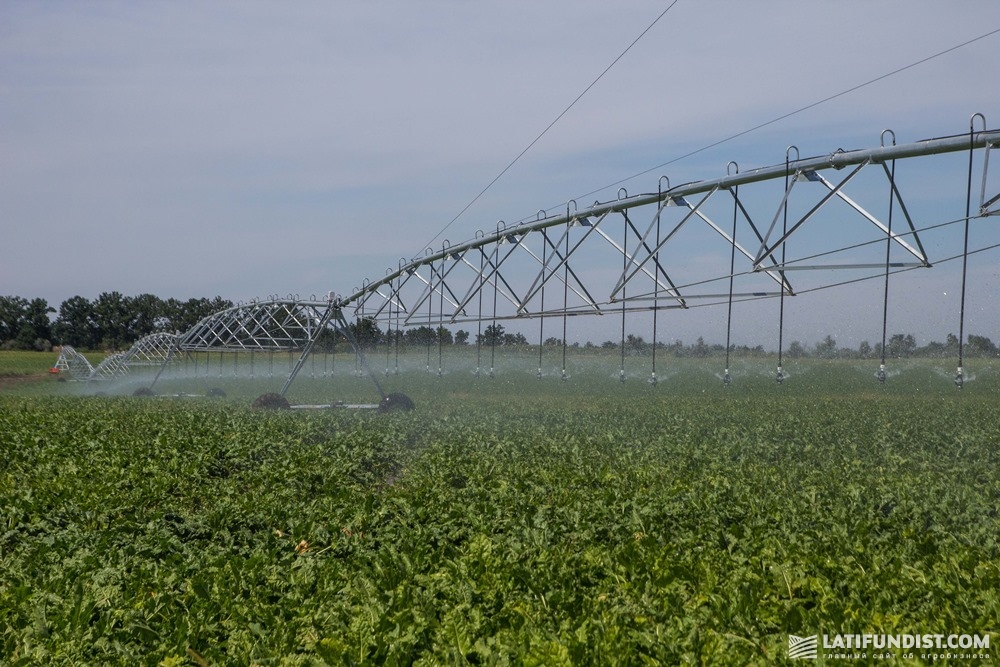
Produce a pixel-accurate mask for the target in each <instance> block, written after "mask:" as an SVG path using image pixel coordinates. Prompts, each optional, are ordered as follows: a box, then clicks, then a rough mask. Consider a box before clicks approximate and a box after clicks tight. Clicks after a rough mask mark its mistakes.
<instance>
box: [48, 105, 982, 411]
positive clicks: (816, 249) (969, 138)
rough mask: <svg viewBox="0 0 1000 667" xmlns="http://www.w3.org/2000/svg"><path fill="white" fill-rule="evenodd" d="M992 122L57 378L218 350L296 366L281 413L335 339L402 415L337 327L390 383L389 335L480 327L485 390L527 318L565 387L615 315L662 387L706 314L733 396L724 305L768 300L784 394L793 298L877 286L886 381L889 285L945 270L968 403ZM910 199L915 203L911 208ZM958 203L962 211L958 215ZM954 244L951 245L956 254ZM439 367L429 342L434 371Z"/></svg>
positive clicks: (747, 175)
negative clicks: (634, 321)
mask: <svg viewBox="0 0 1000 667" xmlns="http://www.w3.org/2000/svg"><path fill="white" fill-rule="evenodd" d="M985 124H986V121H985V118H984V117H983V116H982V114H976V115H974V116H973V117H972V119H971V121H970V125H969V131H968V132H967V133H963V134H959V135H953V136H947V137H942V138H935V139H928V140H923V141H917V142H914V143H907V144H897V143H896V137H895V134H894V133H893V132H892V131H891V130H885V131H883V132H882V134H881V138H880V142H879V145H878V146H876V147H873V148H867V149H861V150H841V149H838V150H836V151H834V152H832V153H828V154H826V155H821V156H818V157H810V158H802V157H800V156H799V151H798V149H797V148H796V147H794V146H791V147H789V148H788V149H787V150H786V151H785V156H784V161H783V162H781V163H779V164H777V165H775V166H770V167H763V168H758V169H753V170H750V171H741V170H740V169H739V167H738V165H737V164H736V163H735V162H730V163H729V164H728V165H727V167H726V173H725V175H723V176H720V177H718V178H715V179H711V180H701V181H695V182H689V183H683V184H679V185H674V184H672V183H671V182H670V179H669V178H667V177H666V176H664V177H661V178H660V179H659V180H658V182H657V184H656V189H655V191H650V192H647V193H643V194H637V195H630V194H629V193H628V192H627V191H626V190H625V189H624V188H622V189H620V190H619V191H618V196H617V198H616V199H614V200H612V201H606V202H600V201H597V202H594V203H593V204H592V205H590V206H580V205H578V204H577V202H576V201H569V202H568V203H567V204H566V206H565V208H564V209H562V210H560V211H558V212H556V213H550V212H548V211H539V212H538V214H537V215H536V216H535V217H534V219H531V220H524V221H521V222H518V223H516V224H513V225H508V224H506V223H504V222H503V221H500V222H498V223H496V224H495V225H494V226H491V228H490V229H488V230H487V231H479V232H477V233H476V235H475V237H474V238H472V239H471V240H468V241H466V242H464V243H459V244H454V245H453V244H451V243H449V242H448V241H447V240H445V241H444V242H442V244H441V246H440V248H427V249H426V251H425V252H424V254H423V255H422V256H420V257H417V258H413V259H405V258H403V259H400V261H399V263H398V265H397V266H396V267H394V268H390V269H387V270H386V272H385V274H384V276H383V277H381V278H379V279H376V280H366V281H365V282H364V283H363V284H362V286H361V287H360V288H355V290H354V291H353V292H352V293H351V294H349V295H346V296H337V295H334V294H332V293H331V294H329V295H328V296H327V298H325V299H315V298H312V299H309V300H302V299H299V298H297V297H288V298H285V299H279V298H275V297H272V298H270V299H268V300H266V301H254V302H251V303H246V304H240V305H237V306H235V307H233V308H229V309H227V310H223V311H220V312H218V313H215V314H213V315H211V316H209V317H206V318H205V319H203V320H202V321H201V322H199V323H198V324H197V325H195V326H194V327H193V328H192V329H191V330H189V331H187V332H185V333H181V334H177V335H168V334H156V335H153V336H149V337H146V338H144V339H142V340H140V341H139V342H137V343H136V344H135V346H134V347H133V348H132V349H131V350H129V351H128V352H126V353H124V354H121V355H116V356H113V357H109V358H108V359H106V360H105V361H104V362H103V363H102V364H101V365H100V366H98V367H96V368H93V367H91V366H90V364H89V363H87V362H86V360H85V359H83V358H82V357H81V356H80V355H78V354H77V353H75V352H74V351H73V350H72V349H71V348H68V347H67V348H64V349H63V352H62V355H61V356H60V358H59V361H58V363H57V366H58V367H60V368H62V369H64V370H67V371H69V372H70V373H71V374H72V375H73V377H74V378H77V379H86V380H89V381H93V380H102V379H103V380H114V379H118V378H121V377H124V376H126V375H127V374H129V373H130V372H131V370H133V369H134V368H135V367H136V366H138V365H145V366H150V365H154V366H156V365H158V370H157V372H156V376H155V378H154V379H153V381H152V383H151V384H150V388H152V385H154V384H155V383H156V381H157V380H158V379H159V378H160V374H161V373H162V372H163V370H164V369H165V368H166V367H167V366H168V365H171V364H174V363H177V362H179V361H185V360H186V361H187V362H189V363H190V362H192V361H193V362H194V364H198V363H200V362H199V359H202V360H206V361H205V363H208V362H207V359H208V358H210V357H209V356H206V355H211V353H213V352H219V353H223V352H233V353H240V354H243V355H245V356H248V357H249V359H250V363H249V368H250V373H251V376H252V375H253V373H254V369H255V368H258V369H259V368H260V365H256V366H255V357H254V355H255V354H256V355H258V356H257V359H264V358H265V357H266V358H267V359H268V362H267V363H268V364H271V363H272V361H271V360H272V358H273V355H274V354H275V353H280V352H284V353H288V354H289V359H290V364H289V366H290V367H289V370H288V373H287V375H286V376H285V379H284V383H283V384H282V385H281V388H280V389H279V390H278V391H277V396H278V397H281V398H282V400H283V397H284V395H285V393H286V392H287V391H288V388H289V387H290V386H291V385H292V383H293V382H294V381H295V378H296V376H297V375H299V373H300V371H301V370H302V368H303V365H304V364H305V363H306V359H307V358H308V357H309V355H310V353H311V352H313V350H314V348H315V346H316V344H317V341H318V340H319V339H320V338H321V337H322V336H324V335H329V333H328V332H334V333H335V334H339V335H341V336H343V337H344V338H346V339H347V340H348V341H349V342H350V344H351V346H352V348H353V350H354V353H355V355H356V358H357V360H358V361H357V369H358V373H359V374H364V375H367V377H369V378H370V379H371V382H372V384H373V385H374V386H375V389H376V390H377V392H378V394H379V397H380V401H379V403H377V404H365V405H359V406H354V407H373V408H374V407H381V408H383V409H392V408H409V407H412V402H411V401H410V400H409V399H408V398H407V397H406V396H405V395H402V394H392V393H390V394H387V393H386V392H385V391H384V390H383V388H382V386H381V384H380V383H379V381H378V378H377V377H376V374H375V373H374V372H373V371H372V369H371V368H370V365H369V362H368V361H367V360H366V357H365V354H364V352H363V350H362V346H361V345H360V344H359V343H358V341H357V339H356V337H355V336H354V334H353V333H352V328H351V326H350V325H349V324H348V320H347V316H346V315H345V312H347V311H350V315H351V316H352V317H353V318H354V319H355V321H356V322H358V323H361V322H369V323H372V324H375V325H376V326H377V325H381V326H384V327H385V329H386V330H387V331H394V332H395V335H393V336H388V335H387V336H386V337H385V343H384V344H385V345H386V375H387V376H389V375H391V374H392V373H391V372H390V355H389V350H390V347H391V346H393V345H398V344H399V332H401V331H403V330H405V329H407V328H411V327H418V326H419V327H430V328H432V330H436V331H438V332H441V331H442V330H443V328H444V327H445V325H454V324H459V323H463V324H464V323H470V324H472V325H474V327H475V329H476V331H475V334H476V335H475V346H476V347H475V350H476V365H475V370H474V373H475V374H476V375H480V374H483V375H488V376H493V375H495V373H496V365H495V364H496V347H497V345H499V344H502V339H501V337H500V336H498V335H497V332H498V331H499V330H500V329H498V323H500V322H504V321H512V320H537V336H538V370H537V375H538V377H542V375H543V358H542V355H543V351H544V349H545V348H546V347H548V348H549V349H550V350H551V349H552V347H553V345H552V344H549V345H544V344H543V343H545V342H548V341H553V340H554V341H555V342H556V343H558V345H560V346H561V360H560V361H561V368H560V370H559V373H558V375H559V377H561V378H562V379H564V380H565V379H567V378H568V377H569V373H568V371H567V364H566V348H567V328H568V321H569V318H571V317H578V316H582V315H594V316H606V317H612V318H620V325H621V326H620V330H621V339H622V340H621V351H622V358H621V365H620V369H619V379H620V380H622V381H624V380H625V377H626V374H625V360H624V354H625V352H624V351H625V331H626V320H627V318H628V317H630V316H632V317H638V316H639V314H643V315H642V316H643V317H644V318H645V320H644V321H647V322H648V323H649V326H651V333H652V337H653V341H654V345H652V367H651V370H650V374H649V376H648V378H647V379H648V381H649V383H650V384H652V385H655V384H657V382H658V381H660V376H658V375H657V366H656V363H657V360H656V350H657V345H656V344H655V342H656V341H657V340H658V335H659V333H660V332H659V331H658V327H659V326H660V313H661V312H663V311H668V310H678V309H680V310H685V309H691V308H696V307H703V306H716V307H725V308H726V312H727V314H726V361H725V367H724V369H722V370H723V372H722V373H721V374H720V378H721V379H722V381H723V382H724V383H725V384H727V385H728V384H730V383H731V382H732V381H733V375H732V373H731V372H730V357H729V354H730V349H731V336H732V329H733V304H734V303H739V302H745V301H753V300H761V299H774V300H777V301H778V305H777V313H776V314H777V317H776V325H777V341H778V360H777V368H776V369H775V370H774V379H775V380H776V381H777V382H778V383H781V382H783V381H784V380H785V379H786V378H787V372H786V370H785V368H784V366H783V353H784V347H785V341H784V334H785V311H786V303H785V301H786V298H787V297H792V296H795V295H797V294H803V293H806V292H813V291H816V290H821V289H826V288H829V287H833V286H838V285H846V284H851V283H856V282H860V281H864V280H875V281H877V282H879V284H880V287H881V297H882V298H881V306H882V309H881V313H880V314H881V336H882V345H881V360H880V364H879V367H878V369H877V371H876V372H875V373H874V375H875V377H876V378H877V380H878V381H879V382H882V383H884V382H886V379H887V377H888V372H887V362H886V347H887V346H886V335H887V326H888V320H889V317H888V303H889V297H890V283H891V281H890V277H891V276H892V275H894V274H897V273H900V272H905V271H910V270H914V269H924V268H930V267H931V266H932V265H935V264H940V263H944V262H949V261H952V260H954V261H956V262H957V261H960V262H961V292H960V305H959V312H958V313H956V316H957V322H956V324H957V329H958V332H959V335H958V364H957V368H956V372H955V375H954V383H955V385H956V386H957V387H959V388H961V387H962V386H963V384H964V383H965V382H966V381H967V379H968V376H967V374H966V372H965V370H964V368H963V355H964V340H963V338H964V330H965V323H966V312H965V303H966V288H967V276H968V267H969V258H970V256H971V255H975V254H976V253H978V252H983V251H987V250H991V249H994V248H997V247H1000V243H993V244H989V245H985V246H983V247H973V248H971V249H970V223H972V222H974V221H976V220H978V219H985V218H987V217H988V216H992V215H996V214H998V213H1000V204H998V202H1000V194H998V193H1000V183H998V180H1000V179H997V178H996V176H995V175H994V176H993V177H992V178H991V175H990V172H989V160H990V156H991V151H992V150H993V149H995V148H997V147H998V146H1000V130H986V129H985ZM977 125H979V126H981V127H982V129H980V130H977V129H976V126H977ZM849 189H850V190H851V195H848V190H849ZM949 191H951V192H950V194H951V195H952V200H953V201H952V200H949V198H948V195H949ZM913 200H916V202H915V203H916V205H915V206H913V205H908V203H907V202H908V201H910V202H912V201H913ZM955 202H959V204H958V205H957V206H956V205H955ZM962 203H964V211H963V210H958V209H959V207H960V206H961V204H962ZM956 230H961V231H962V242H961V244H959V243H958V241H957V240H956V237H957V235H956V234H955V231H956ZM928 237H933V240H932V241H930V242H929V241H928ZM692 249H694V250H692ZM932 251H936V254H935V255H934V256H933V257H932V256H931V254H932ZM790 275H794V276H795V281H794V285H793V281H792V279H791V277H790ZM834 276H835V277H834ZM547 324H548V325H549V327H550V332H549V334H550V336H551V334H552V332H551V328H552V326H553V324H555V326H556V328H557V329H558V330H559V333H561V338H557V337H551V338H549V339H546V338H545V336H546V325H547ZM484 327H485V330H484ZM442 338H443V336H440V335H438V336H437V342H436V345H437V374H438V375H439V376H440V375H441V374H442V365H443V361H442V347H441V346H442ZM296 353H297V357H295V358H294V360H292V357H293V356H294V355H295V354H296ZM487 355H488V363H487V359H486V357H487ZM234 358H235V357H234ZM396 358H397V362H396V367H395V369H393V370H394V371H395V372H396V373H398V370H399V368H398V354H397V357H396ZM220 363H222V362H221V361H220ZM234 363H235V362H234ZM263 363H264V362H263V361H258V362H256V364H263ZM432 365H433V364H432V360H431V344H430V343H428V348H427V364H426V368H427V370H428V371H430V370H432V368H431V367H432ZM335 405H336V404H335Z"/></svg>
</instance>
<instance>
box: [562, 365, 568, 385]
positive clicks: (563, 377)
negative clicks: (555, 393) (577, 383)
mask: <svg viewBox="0 0 1000 667" xmlns="http://www.w3.org/2000/svg"><path fill="white" fill-rule="evenodd" d="M561 379H562V381H563V382H565V381H566V380H568V379H569V376H568V375H566V369H565V368H564V369H562V378H561Z"/></svg>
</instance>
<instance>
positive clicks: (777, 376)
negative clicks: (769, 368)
mask: <svg viewBox="0 0 1000 667" xmlns="http://www.w3.org/2000/svg"><path fill="white" fill-rule="evenodd" d="M774 381H775V382H777V383H778V384H781V383H782V382H784V381H785V371H784V369H783V368H782V367H781V366H778V372H777V374H775V376H774Z"/></svg>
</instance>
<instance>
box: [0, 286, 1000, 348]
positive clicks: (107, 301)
mask: <svg viewBox="0 0 1000 667" xmlns="http://www.w3.org/2000/svg"><path fill="white" fill-rule="evenodd" d="M233 305H234V304H233V302H232V301H229V300H228V299H223V298H222V297H220V296H216V297H213V298H211V299H209V298H204V297H202V298H190V299H187V300H185V301H182V300H180V299H175V298H168V299H162V298H160V297H158V296H156V295H153V294H139V295H137V296H124V295H122V294H121V293H120V292H117V291H114V292H103V293H101V294H100V295H98V297H97V298H95V299H93V300H89V299H87V298H85V297H82V296H74V297H71V298H69V299H66V300H65V301H63V302H62V303H61V304H60V306H59V308H58V310H57V309H55V308H53V307H51V306H50V305H49V304H48V302H47V301H46V300H45V299H41V298H35V299H30V300H29V299H25V298H23V297H18V296H0V347H2V348H3V349H7V350H39V351H47V350H51V349H52V347H53V346H56V345H71V346H73V347H75V348H79V349H82V350H98V349H99V350H123V349H127V348H128V347H130V346H131V345H132V344H133V343H134V342H135V341H137V340H139V339H140V338H142V337H144V336H147V335H149V334H153V333H162V332H169V333H182V332H185V331H187V330H188V329H190V328H191V327H193V326H194V325H195V324H197V323H198V322H199V321H200V320H201V319H203V318H205V317H207V316H209V315H211V314H212V313H215V312H218V311H220V310H225V309H226V308H231V307H232V306H233ZM53 315H55V317H54V318H53V317H52V316H53ZM348 326H349V329H350V332H351V334H352V335H353V337H354V338H355V340H357V341H358V343H359V344H360V345H361V346H362V347H364V348H367V349H372V348H375V347H378V346H380V345H400V346H405V347H426V346H434V345H438V344H441V345H457V346H464V345H471V344H478V345H481V346H506V347H517V346H530V345H531V344H532V343H531V342H530V341H529V340H528V339H527V337H526V336H525V335H524V334H523V333H517V332H513V333H512V332H508V331H507V330H506V329H505V328H504V326H503V325H502V324H497V323H494V324H490V325H487V326H485V327H483V328H482V330H481V331H480V332H479V333H476V334H475V335H472V334H470V333H469V332H468V331H465V330H458V331H456V332H454V333H453V332H452V331H451V330H450V329H448V328H447V327H444V326H437V327H430V326H426V325H421V326H416V327H410V328H408V329H395V330H394V329H391V328H387V329H386V330H385V331H383V330H382V329H381V328H380V327H379V326H378V324H377V323H376V322H375V321H374V320H373V319H371V318H358V319H357V320H355V321H354V322H352V323H350V324H349V325H348ZM343 342H345V339H344V338H343V336H340V335H337V334H335V333H334V332H333V331H329V332H327V333H326V335H323V336H321V337H320V338H319V339H318V340H317V345H318V347H319V348H320V349H321V350H327V351H329V350H332V349H335V347H336V346H337V344H338V343H343ZM542 345H544V346H553V347H555V346H561V345H562V340H561V339H559V338H556V337H549V338H547V339H545V340H544V341H543V342H542ZM570 346H571V347H573V348H583V349H588V350H597V349H603V350H618V351H624V352H625V353H626V354H628V355H629V356H645V355H648V354H652V351H653V343H651V342H647V341H646V340H644V339H643V337H642V336H637V335H635V334H628V335H627V336H626V337H625V339H624V340H620V341H612V340H607V341H604V342H602V343H593V342H590V341H587V342H585V343H582V344H581V343H579V342H574V343H571V344H570ZM656 349H657V350H658V351H659V350H662V351H663V352H665V353H667V354H670V355H673V356H677V357H715V356H720V355H724V354H725V353H726V348H725V346H724V345H721V344H711V343H706V342H705V340H704V338H702V337H698V339H697V340H696V341H695V342H694V343H692V344H689V345H685V344H684V343H683V342H682V341H672V342H670V343H664V342H657V343H656ZM729 351H730V353H732V354H736V355H737V356H751V357H756V356H768V355H772V354H774V351H773V350H766V349H764V347H763V346H761V345H756V346H753V347H751V346H748V345H731V346H730V350H729ZM963 351H964V353H965V354H967V355H969V356H997V355H998V354H1000V349H998V347H997V345H995V344H994V343H993V342H992V341H991V340H990V339H989V338H987V337H986V336H980V335H976V334H969V336H968V339H967V341H966V344H965V347H964V350H963ZM783 352H784V354H785V355H786V356H788V357H789V358H790V359H798V358H806V357H812V358H820V359H880V358H881V357H882V344H881V342H877V343H875V344H874V345H873V344H871V343H869V342H868V341H862V342H861V344H860V345H859V346H858V347H857V348H848V347H840V346H838V345H837V341H836V340H835V339H834V338H833V337H832V336H829V335H828V336H826V337H825V338H823V340H821V341H819V342H817V343H816V344H815V345H813V346H807V345H805V344H803V343H801V342H800V341H792V342H791V343H790V344H789V345H788V348H787V349H786V350H783ZM957 353H958V337H957V336H955V335H954V334H948V335H947V337H946V339H945V341H944V342H943V343H942V342H937V341H932V342H930V343H928V344H927V345H923V346H918V345H917V342H916V339H915V338H914V336H913V335H912V334H903V333H897V334H893V335H892V336H891V337H889V339H888V340H887V342H886V350H885V356H886V357H887V358H892V359H902V358H908V357H947V356H953V355H956V354H957Z"/></svg>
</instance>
